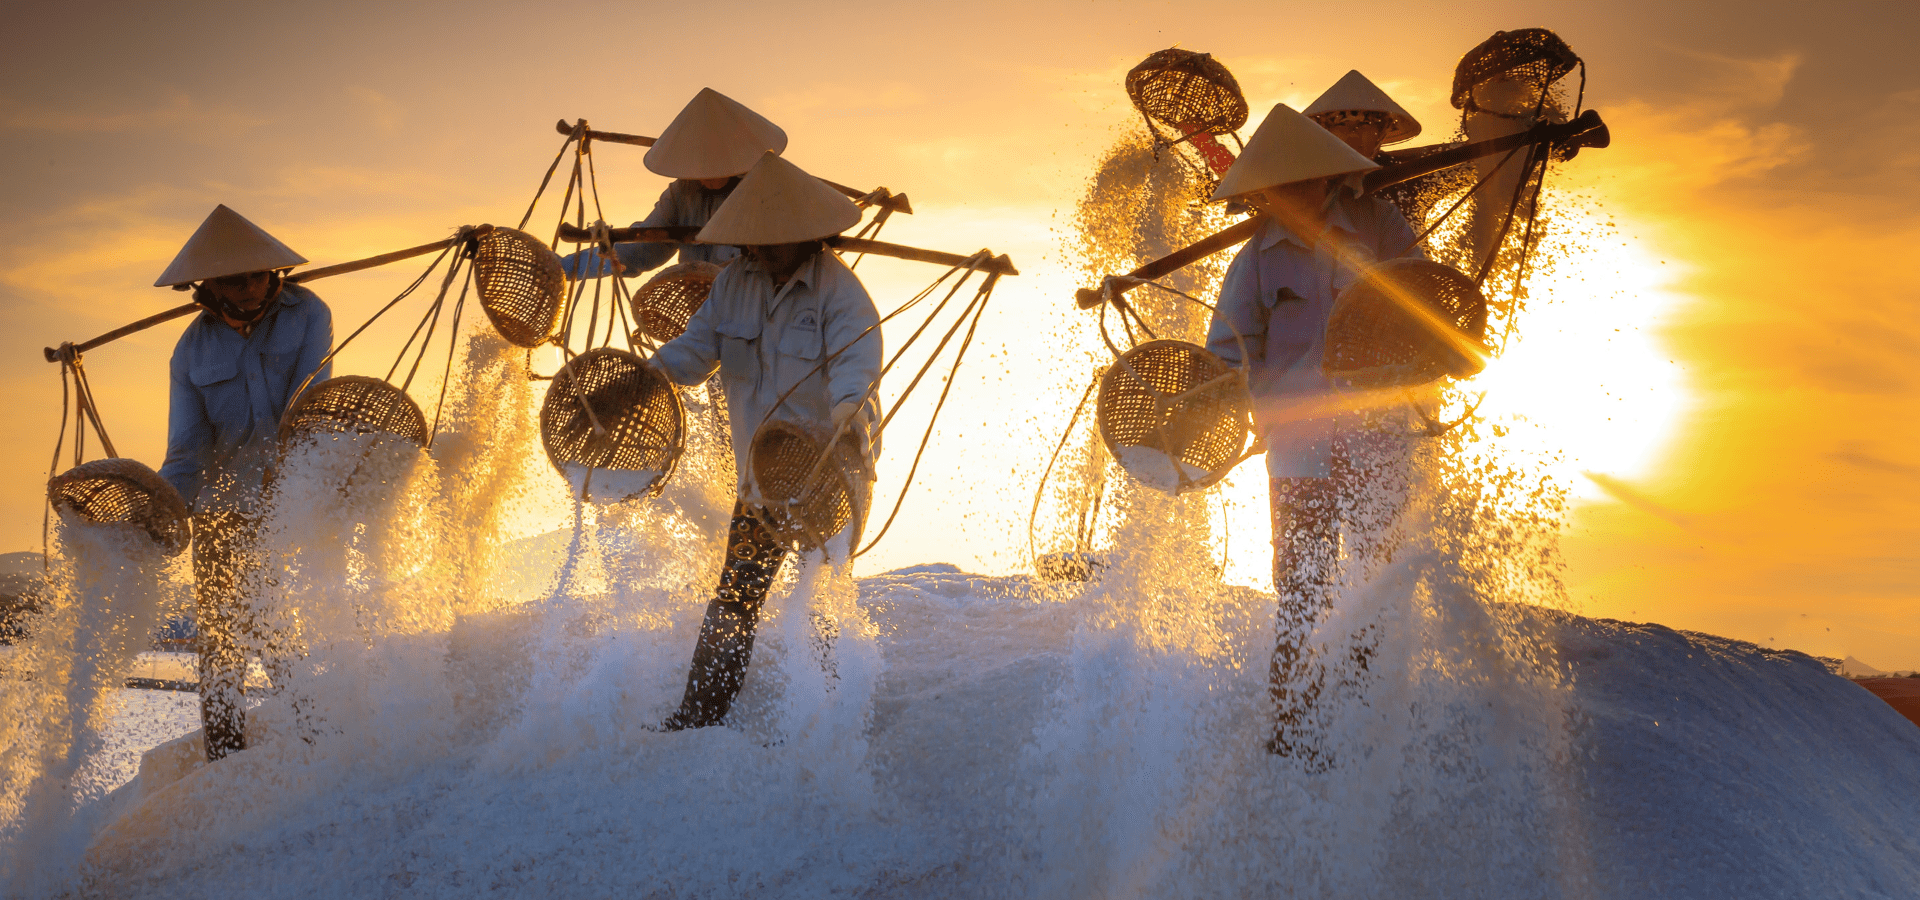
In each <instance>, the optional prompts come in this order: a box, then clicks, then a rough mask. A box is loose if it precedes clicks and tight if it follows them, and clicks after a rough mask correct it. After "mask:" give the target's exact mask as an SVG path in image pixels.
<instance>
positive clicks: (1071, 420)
mask: <svg viewBox="0 0 1920 900" xmlns="http://www.w3.org/2000/svg"><path fill="white" fill-rule="evenodd" d="M1099 386H1100V379H1099V378H1094V379H1093V380H1092V381H1089V382H1087V389H1086V390H1084V391H1081V392H1080V402H1079V403H1078V404H1075V405H1074V407H1073V415H1071V416H1069V417H1067V427H1066V428H1065V429H1064V430H1062V431H1061V432H1060V442H1059V443H1057V444H1055V445H1054V446H1053V455H1052V456H1049V457H1047V467H1046V469H1044V470H1042V471H1041V473H1040V486H1039V487H1037V488H1035V489H1034V491H1033V508H1032V509H1029V510H1028V511H1027V556H1028V557H1030V558H1032V559H1039V558H1040V549H1039V547H1038V545H1037V544H1036V543H1035V541H1034V539H1033V530H1034V525H1035V523H1037V522H1038V521H1039V519H1040V501H1041V499H1042V498H1044V497H1045V496H1046V493H1047V480H1048V479H1050V478H1052V477H1053V466H1054V464H1055V463H1057V462H1059V461H1060V452H1061V451H1062V450H1065V449H1066V448H1067V439H1068V438H1070V437H1072V436H1073V427H1074V426H1075V425H1077V424H1079V422H1080V414H1081V413H1082V412H1085V411H1086V408H1087V400H1088V399H1089V398H1091V397H1092V396H1093V389H1094V388H1097V387H1099ZM1080 525H1081V528H1076V529H1074V549H1075V550H1077V551H1079V552H1085V551H1086V547H1085V546H1084V543H1085V541H1084V540H1083V539H1082V534H1081V530H1082V528H1084V527H1085V525H1086V513H1085V512H1084V511H1083V512H1082V513H1081V516H1080Z"/></svg>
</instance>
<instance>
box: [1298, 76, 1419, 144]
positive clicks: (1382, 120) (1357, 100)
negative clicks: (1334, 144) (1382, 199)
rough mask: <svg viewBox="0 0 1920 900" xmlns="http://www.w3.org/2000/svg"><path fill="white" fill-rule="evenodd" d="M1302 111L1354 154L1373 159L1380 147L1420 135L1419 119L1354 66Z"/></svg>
mask: <svg viewBox="0 0 1920 900" xmlns="http://www.w3.org/2000/svg"><path fill="white" fill-rule="evenodd" d="M1303 114H1304V115H1305V116H1306V117H1307V118H1309V119H1312V120H1314V121H1315V122H1318V123H1319V124H1320V125H1321V127H1323V128H1325V129H1327V130H1328V131H1331V132H1333V134H1334V136H1335V137H1337V138H1339V139H1340V140H1342V141H1345V142H1346V145H1347V146H1349V147H1352V148H1353V151H1354V152H1355V153H1358V154H1360V155H1361V156H1364V157H1366V158H1367V159H1371V160H1375V161H1376V162H1378V161H1379V160H1378V159H1377V158H1378V157H1379V156H1380V149H1381V148H1382V147H1385V146H1386V145H1388V144H1398V143H1400V142H1401V141H1407V140H1412V139H1413V138H1415V137H1417V136H1418V135H1419V134H1420V122H1419V120H1417V119H1415V118H1414V117H1413V114H1412V113H1409V112H1407V111H1406V109H1405V108H1403V107H1401V105H1400V104H1398V103H1395V102H1394V101H1393V98H1392V97H1389V96H1387V92H1386V91H1383V90H1381V89H1380V87H1379V85H1376V84H1374V83H1373V81H1372V80H1371V79H1369V78H1368V77H1367V76H1365V75H1362V74H1360V71H1359V70H1358V69H1353V70H1349V71H1348V72H1347V74H1345V75H1342V76H1340V80H1339V81H1336V82H1334V83H1333V87H1330V88H1327V90H1326V92H1325V93H1323V94H1321V95H1320V96H1319V98H1317V99H1315V100H1314V101H1313V103H1311V104H1309V105H1308V106H1307V108H1306V110H1305V112H1304V113H1303Z"/></svg>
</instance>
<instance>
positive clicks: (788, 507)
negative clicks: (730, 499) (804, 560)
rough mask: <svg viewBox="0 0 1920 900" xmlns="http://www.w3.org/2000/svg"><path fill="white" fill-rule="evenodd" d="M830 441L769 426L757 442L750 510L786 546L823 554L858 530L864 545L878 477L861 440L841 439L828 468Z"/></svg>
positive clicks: (795, 428)
mask: <svg viewBox="0 0 1920 900" xmlns="http://www.w3.org/2000/svg"><path fill="white" fill-rule="evenodd" d="M826 444H827V439H826V435H823V434H819V433H817V432H816V431H814V430H813V429H811V428H807V427H805V426H802V425H798V424H795V423H792V422H783V421H778V420H774V421H768V422H766V423H765V424H763V425H761V426H760V430H759V431H758V432H756V433H755V434H754V436H753V445H752V448H751V450H750V452H751V454H752V457H753V459H752V465H751V468H750V473H749V475H750V477H751V479H752V480H751V481H750V482H749V484H748V494H749V496H748V498H747V500H746V503H747V506H748V508H749V509H751V510H752V512H753V514H754V515H755V516H756V517H757V518H759V519H760V520H761V521H762V522H764V523H765V524H766V526H767V528H768V530H770V531H772V532H773V533H774V534H775V535H777V536H778V537H779V538H780V539H781V540H783V541H786V542H788V543H791V544H796V545H798V546H799V547H800V549H802V550H818V549H821V548H823V547H825V546H826V544H827V541H829V540H831V539H832V538H833V537H834V536H835V535H838V534H839V533H840V532H842V531H845V530H846V529H847V527H848V526H849V525H851V526H852V527H853V535H852V539H851V541H850V542H849V544H848V546H849V547H858V546H859V545H860V532H861V531H862V530H863V529H864V528H865V526H866V518H867V504H868V502H869V501H870V500H871V498H872V491H873V473H872V471H871V470H870V469H869V468H868V466H867V461H866V456H865V454H864V453H862V452H861V450H860V446H859V443H858V439H857V438H855V437H854V436H853V435H850V434H849V435H842V436H841V438H840V442H839V443H837V444H835V445H834V448H833V454H832V455H831V456H829V457H828V458H827V460H826V462H825V463H821V461H820V457H821V455H822V452H823V449H824V448H825V447H826Z"/></svg>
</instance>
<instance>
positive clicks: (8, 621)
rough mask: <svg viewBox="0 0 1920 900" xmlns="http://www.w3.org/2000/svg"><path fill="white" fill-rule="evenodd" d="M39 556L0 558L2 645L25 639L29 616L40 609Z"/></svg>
mask: <svg viewBox="0 0 1920 900" xmlns="http://www.w3.org/2000/svg"><path fill="white" fill-rule="evenodd" d="M43 583H44V582H43V581H42V574H41V561H40V553H39V552H38V551H34V550H28V551H24V552H20V553H6V554H0V644H4V643H12V642H13V641H16V640H19V639H20V638H22V637H25V636H26V631H25V625H26V619H27V616H28V615H30V614H31V613H33V612H34V611H35V610H36V609H38V608H39V594H40V587H41V585H42V584H43Z"/></svg>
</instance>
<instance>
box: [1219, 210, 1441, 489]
mask: <svg viewBox="0 0 1920 900" xmlns="http://www.w3.org/2000/svg"><path fill="white" fill-rule="evenodd" d="M1327 227H1328V230H1327V232H1326V234H1325V236H1324V237H1323V238H1322V240H1320V241H1319V242H1318V243H1317V244H1315V245H1314V246H1312V247H1309V246H1308V244H1307V241H1305V240H1303V239H1302V238H1300V237H1299V236H1298V235H1295V234H1294V233H1293V232H1292V231H1290V230H1289V229H1288V228H1287V227H1286V226H1284V225H1281V224H1280V223H1279V222H1278V221H1275V220H1273V219H1271V218H1269V219H1268V220H1267V221H1266V222H1265V223H1263V224H1262V225H1261V226H1260V230H1258V231H1256V232H1254V235H1253V238H1252V239H1251V240H1249V241H1247V243H1246V245H1245V246H1243V247H1241V248H1240V252H1239V254H1238V255H1236V256H1234V258H1233V264H1232V265H1230V266H1229V267H1228V268H1227V277H1226V280H1225V282H1224V283H1223V284H1222V285H1221V288H1220V304H1219V308H1218V309H1216V310H1215V311H1214V315H1213V320H1212V322H1211V324H1210V325H1209V326H1208V329H1207V349H1208V350H1211V351H1213V352H1214V353H1215V354H1218V355H1219V356H1220V357H1221V358H1222V359H1224V360H1226V361H1227V362H1228V363H1229V364H1232V365H1240V364H1241V363H1243V362H1246V363H1248V364H1249V365H1248V372H1247V386H1248V389H1249V390H1250V391H1251V392H1252V394H1253V426H1254V434H1256V435H1258V436H1260V437H1261V438H1262V439H1264V440H1265V441H1266V443H1267V473H1268V475H1269V476H1271V477H1274V478H1325V477H1328V476H1329V474H1330V473H1331V472H1330V470H1331V460H1332V439H1333V437H1334V434H1335V432H1336V431H1337V430H1338V429H1341V428H1347V427H1352V426H1353V424H1354V422H1353V421H1352V420H1353V418H1354V414H1353V413H1351V412H1350V411H1348V410H1347V409H1346V408H1345V406H1343V404H1342V401H1341V398H1340V397H1339V393H1340V392H1339V391H1338V390H1337V389H1336V388H1335V387H1334V386H1333V385H1332V384H1331V383H1330V382H1329V381H1328V380H1327V377H1326V374H1325V373H1324V372H1323V371H1322V370H1321V368H1320V361H1321V357H1322V356H1323V355H1324V354H1325V350H1326V337H1327V318H1328V316H1329V315H1330V314H1331V313H1332V312H1333V301H1334V298H1335V297H1337V296H1338V295H1339V293H1340V291H1341V290H1342V289H1343V288H1345V287H1346V286H1348V285H1350V284H1352V283H1353V281H1354V279H1355V278H1356V277H1357V276H1358V274H1359V273H1360V272H1361V271H1363V270H1364V269H1365V268H1366V267H1367V266H1369V265H1371V264H1373V263H1374V262H1377V261H1379V260H1384V259H1393V258H1395V257H1400V256H1420V255H1423V254H1422V253H1421V251H1420V249H1419V248H1418V247H1416V246H1415V245H1414V234H1413V229H1412V228H1409V227H1408V226H1407V220H1406V217H1404V216H1402V215H1401V214H1400V211H1399V210H1398V209H1397V208H1395V207H1394V205H1393V204H1391V203H1389V202H1387V201H1385V200H1381V199H1379V198H1377V197H1367V196H1354V195H1353V194H1351V193H1350V192H1348V191H1346V190H1344V189H1342V190H1337V191H1335V193H1334V195H1333V197H1332V199H1330V200H1329V202H1328V206H1327ZM1236 335H1237V336H1238V337H1236ZM1243 347H1244V348H1245V352H1244V353H1243V352H1242V348H1243Z"/></svg>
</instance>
